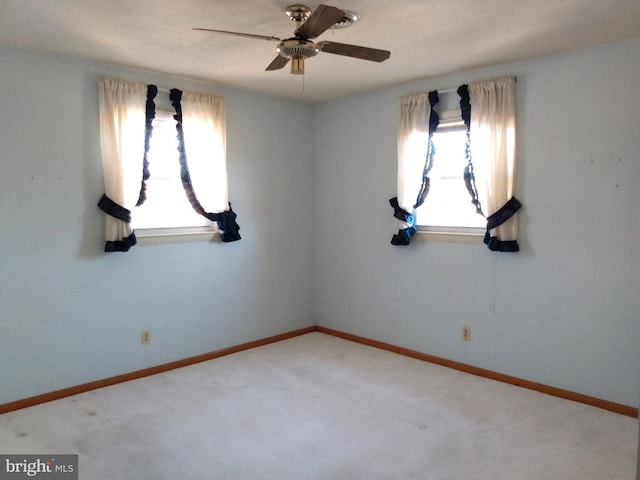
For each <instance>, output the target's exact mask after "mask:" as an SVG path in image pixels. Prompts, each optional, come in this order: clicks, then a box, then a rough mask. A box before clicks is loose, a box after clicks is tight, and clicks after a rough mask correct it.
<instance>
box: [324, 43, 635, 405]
mask: <svg viewBox="0 0 640 480" xmlns="http://www.w3.org/2000/svg"><path fill="white" fill-rule="evenodd" d="M639 51H640V39H634V40H630V41H625V42H620V43H616V44H611V45H605V46H600V47H596V48H590V49H585V50H580V51H576V52H572V53H566V54H562V55H557V56H551V57H546V58H540V59H534V60H529V61H524V62H520V63H514V64H511V65H502V66H497V67H494V68H487V69H482V70H476V71H470V72H466V73H462V74H456V75H451V76H446V77H441V78H435V79H429V80H425V81H421V82H414V83H411V84H407V85H401V86H396V87H393V88H388V89H383V90H380V91H375V92H371V93H368V94H362V95H358V96H353V97H350V98H344V99H339V100H336V101H331V102H326V103H324V104H322V105H319V106H318V107H317V108H316V110H315V112H314V115H315V126H316V136H315V142H316V147H315V162H316V166H315V168H316V170H315V187H316V203H315V208H316V213H315V226H316V228H315V241H316V248H315V261H316V267H315V270H314V271H315V278H316V279H315V282H316V284H315V285H316V288H315V291H316V294H315V305H316V306H315V313H316V321H317V323H318V324H320V325H323V326H326V327H330V328H335V329H339V330H343V331H347V332H350V333H353V334H357V335H361V336H365V337H369V338H373V339H376V340H380V341H384V342H388V343H392V344H396V345H400V346H403V347H408V348H411V349H415V350H418V351H422V352H426V353H430V354H433V355H437V356H441V357H444V358H447V359H452V360H456V361H460V362H466V363H469V364H472V365H475V366H478V367H483V368H486V369H489V370H493V371H497V372H503V373H505V374H509V375H513V376H516V377H521V378H524V379H528V380H531V381H535V382H540V383H544V384H549V385H552V386H555V387H559V388H564V389H568V390H571V391H575V392H580V393H583V394H586V395H592V396H595V397H599V398H603V399H607V400H610V401H614V402H620V403H623V404H626V405H637V403H638V398H639V392H638V374H637V367H638V365H639V364H640V344H639V339H640V240H639V239H640V222H639V221H638V218H639V216H638V210H639V208H640V187H639V186H640V158H639V157H640V134H639V133H640V132H639V130H638V125H640V95H639V93H638V88H639V86H640V55H638V52H639ZM501 75H516V76H517V77H518V85H517V92H518V93H517V109H518V112H517V126H518V162H519V163H518V173H517V196H518V197H519V198H520V199H521V200H522V201H523V203H524V209H523V210H522V214H521V241H520V243H521V248H522V251H521V252H520V253H518V254H496V253H491V252H489V251H488V250H486V249H485V247H484V246H483V245H469V244H460V243H440V242H427V241H424V240H420V239H418V240H416V241H414V242H413V244H412V245H411V246H409V247H392V246H391V245H390V244H389V241H390V239H391V235H392V234H393V233H394V232H395V231H397V226H396V223H395V222H394V219H393V218H392V209H391V208H390V206H389V204H388V202H387V201H388V199H389V198H390V197H392V196H395V188H396V184H395V174H396V164H395V161H396V160H395V153H396V152H395V148H396V116H397V101H398V98H399V97H400V96H401V95H404V94H407V93H411V92H415V91H427V90H430V89H433V88H440V89H445V88H452V87H457V86H458V85H460V84H462V83H465V82H469V81H473V80H482V79H487V78H493V77H496V76H501ZM465 324H467V325H470V326H471V329H472V339H471V341H470V342H462V340H461V327H462V325H465Z"/></svg>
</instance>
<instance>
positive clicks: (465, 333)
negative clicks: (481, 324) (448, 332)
mask: <svg viewBox="0 0 640 480" xmlns="http://www.w3.org/2000/svg"><path fill="white" fill-rule="evenodd" d="M462 340H464V341H465V342H468V341H469V340H471V327H470V326H469V325H464V326H463V327H462Z"/></svg>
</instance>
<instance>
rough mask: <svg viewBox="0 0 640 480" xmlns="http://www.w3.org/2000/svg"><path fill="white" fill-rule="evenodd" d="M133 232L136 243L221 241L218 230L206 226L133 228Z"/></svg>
mask: <svg viewBox="0 0 640 480" xmlns="http://www.w3.org/2000/svg"><path fill="white" fill-rule="evenodd" d="M135 234H136V239H137V240H138V245H157V244H163V243H187V242H204V241H210V242H220V241H221V239H220V235H218V232H217V231H216V230H213V229H211V228H208V227H186V228H143V229H137V230H135Z"/></svg>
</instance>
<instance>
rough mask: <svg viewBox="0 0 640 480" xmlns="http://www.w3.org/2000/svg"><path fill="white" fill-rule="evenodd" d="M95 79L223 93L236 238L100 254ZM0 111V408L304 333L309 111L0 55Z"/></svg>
mask: <svg viewBox="0 0 640 480" xmlns="http://www.w3.org/2000/svg"><path fill="white" fill-rule="evenodd" d="M102 74H107V75H112V76H118V77H121V78H128V79H133V80H141V81H145V82H149V83H157V84H158V85H159V86H161V87H177V88H181V89H186V90H188V89H192V90H196V91H211V92H213V93H218V94H221V95H223V96H224V97H225V98H226V101H227V111H228V113H227V117H228V168H229V183H230V197H231V201H232V203H233V208H234V210H235V211H236V212H237V213H238V221H239V224H240V226H241V231H240V233H241V235H242V237H243V239H242V240H241V241H240V242H237V243H233V244H222V243H209V242H200V243H183V244H170V245H139V246H137V247H135V248H134V250H132V251H131V252H129V253H127V254H119V253H111V254H105V253H103V252H102V248H103V246H104V240H103V236H104V216H103V214H102V212H101V211H100V210H98V208H97V207H96V203H97V201H98V199H99V198H100V196H101V195H102V193H103V189H104V187H103V179H102V166H101V160H100V152H99V148H100V147H99V133H98V113H97V88H96V85H97V77H98V76H99V75H102ZM0 109H1V113H0V403H5V402H9V401H13V400H16V399H20V398H25V397H28V396H32V395H36V394H40V393H43V392H49V391H52V390H56V389H60V388H64V387H69V386H73V385H77V384H81V383H85V382H88V381H92V380H97V379H101V378H105V377H109V376H113V375H117V374H121V373H126V372H130V371H133V370H138V369H141V368H145V367H148V366H152V365H157V364H161V363H165V362H169V361H172V360H177V359H181V358H185V357H189V356H193V355H197V354H201V353H205V352H209V351H213V350H217V349H220V348H223V347H227V346H231V345H236V344H240V343H243V342H247V341H252V340H255V339H258V338H263V337H267V336H270V335H274V334H279V333H283V332H287V331H291V330H294V329H298V328H302V327H306V326H310V325H313V324H314V320H313V312H312V277H313V276H312V267H313V251H312V248H313V238H312V218H311V217H312V213H313V209H312V205H313V198H312V195H310V192H311V191H312V189H313V183H312V182H313V162H312V160H313V159H312V158H311V153H310V151H309V149H308V148H307V144H309V143H310V142H312V136H311V133H310V132H311V131H312V130H311V128H310V127H311V122H312V110H311V107H310V106H308V105H302V104H297V103H293V102H287V101H282V100H277V99H273V98H269V97H266V96H262V95H255V94H252V93H247V92H239V91H236V90H233V89H230V88H224V87H218V86H214V85H211V84H205V83H200V82H195V81H189V80H186V79H181V78H176V77H169V76H163V75H159V74H154V73H148V72H141V71H134V70H127V69H119V68H116V67H111V66H106V65H99V64H94V63H89V62H83V61H79V60H73V59H69V58H66V57H59V56H45V55H37V54H32V53H26V52H21V51H17V50H11V49H0ZM284 131H287V132H288V137H289V138H290V137H297V138H298V139H299V140H298V141H296V142H287V141H284V140H283V138H285V137H283V132H284ZM142 329H150V330H151V334H152V343H151V345H149V346H144V347H143V346H141V345H140V331H141V330H142Z"/></svg>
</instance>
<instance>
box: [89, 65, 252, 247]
mask: <svg viewBox="0 0 640 480" xmlns="http://www.w3.org/2000/svg"><path fill="white" fill-rule="evenodd" d="M168 93H169V98H168V100H169V101H170V103H171V106H172V107H173V110H174V111H175V116H172V115H170V114H167V113H166V112H165V113H164V114H161V115H157V118H156V103H155V101H156V100H155V99H156V96H157V94H158V87H157V86H155V85H145V84H143V83H140V82H130V81H127V80H120V79H114V78H109V77H102V78H100V79H99V81H98V101H99V115H100V146H101V151H102V167H103V172H104V182H105V193H104V194H103V195H102V197H101V198H100V200H99V202H98V207H99V208H100V209H101V210H102V211H103V212H104V213H105V214H106V217H105V219H106V228H105V240H106V241H105V248H104V250H105V252H127V251H129V249H130V248H131V247H132V246H134V245H135V244H136V243H137V239H136V235H135V232H134V229H133V226H132V224H131V222H132V220H133V217H134V216H135V226H136V227H138V228H145V227H147V228H148V227H160V228H161V229H163V228H166V227H167V226H171V227H176V226H180V228H187V229H189V228H202V227H203V226H208V224H209V223H208V222H211V223H213V222H215V224H216V225H217V228H218V230H219V232H220V239H221V240H222V241H223V242H225V243H227V242H235V241H237V240H240V239H241V236H240V234H239V232H238V231H239V230H240V226H239V225H238V223H237V222H236V218H237V216H236V214H235V212H234V211H233V210H232V209H231V204H230V203H229V198H228V186H227V166H226V119H225V117H226V114H225V105H224V99H223V98H222V97H218V96H216V95H211V94H208V93H196V92H183V91H182V90H178V89H175V88H173V89H171V90H169V92H168ZM154 126H155V127H156V128H157V132H156V134H155V135H153V134H152V130H153V127H154ZM152 144H153V145H152ZM151 150H153V151H151ZM172 158H173V159H174V161H175V163H173V165H175V169H174V168H172V166H171V163H172V162H171V159H172ZM151 172H153V177H151V174H152V173H151ZM177 172H179V174H178V173H177ZM178 178H179V182H178V181H176V180H177V179H178ZM179 187H182V189H183V191H184V195H180V194H178V191H179ZM149 188H151V192H149ZM149 193H152V194H153V198H152V199H151V200H149V196H150V195H149ZM185 198H186V199H187V203H188V205H189V206H190V207H191V209H192V210H193V211H194V212H195V216H194V213H192V212H191V211H190V210H189V209H188V208H186V206H185V201H184V200H185ZM147 201H149V205H147V206H146V207H141V206H143V205H144V204H145V203H146V202H147ZM135 209H138V210H137V211H136V214H135V215H134V214H133V212H134V210H135ZM198 216H200V217H202V218H203V219H206V221H205V220H200V218H198ZM209 231H210V230H209ZM182 233H186V232H182Z"/></svg>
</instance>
